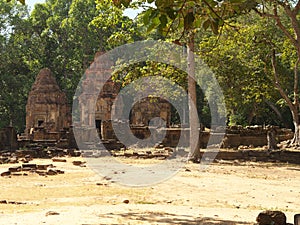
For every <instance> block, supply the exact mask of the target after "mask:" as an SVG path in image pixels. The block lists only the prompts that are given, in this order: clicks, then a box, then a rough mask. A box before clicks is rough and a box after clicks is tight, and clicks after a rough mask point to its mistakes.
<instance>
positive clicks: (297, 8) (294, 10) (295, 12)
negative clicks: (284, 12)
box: [293, 0, 300, 15]
mask: <svg viewBox="0 0 300 225" xmlns="http://www.w3.org/2000/svg"><path fill="white" fill-rule="evenodd" d="M299 10H300V0H299V1H298V2H297V4H296V5H295V7H294V9H293V14H294V15H297V14H298V12H299Z"/></svg>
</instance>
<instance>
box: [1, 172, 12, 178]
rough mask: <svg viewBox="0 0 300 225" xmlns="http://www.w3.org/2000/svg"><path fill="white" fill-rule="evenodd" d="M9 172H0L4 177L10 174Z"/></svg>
mask: <svg viewBox="0 0 300 225" xmlns="http://www.w3.org/2000/svg"><path fill="white" fill-rule="evenodd" d="M10 175H11V172H10V171H5V172H3V173H1V177H6V176H10Z"/></svg>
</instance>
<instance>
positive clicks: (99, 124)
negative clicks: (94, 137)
mask: <svg viewBox="0 0 300 225" xmlns="http://www.w3.org/2000/svg"><path fill="white" fill-rule="evenodd" d="M95 123H96V129H97V132H98V135H99V137H100V139H102V135H101V120H96V121H95Z"/></svg>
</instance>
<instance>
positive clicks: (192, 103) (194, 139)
mask: <svg viewBox="0 0 300 225" xmlns="http://www.w3.org/2000/svg"><path fill="white" fill-rule="evenodd" d="M187 47H188V48H187V61H188V93H189V122H190V155H189V160H191V161H193V162H200V148H199V119H198V113H197V94H196V81H195V58H194V34H190V37H189V41H188V46H187Z"/></svg>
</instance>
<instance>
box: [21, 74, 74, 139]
mask: <svg viewBox="0 0 300 225" xmlns="http://www.w3.org/2000/svg"><path fill="white" fill-rule="evenodd" d="M70 125H71V114H70V108H69V107H68V104H67V98H66V95H65V93H64V92H62V91H61V90H60V88H59V86H58V84H57V83H56V80H55V78H54V77H53V75H52V73H51V71H50V70H49V69H48V68H44V69H42V70H41V71H40V72H39V74H38V75H37V77H36V80H35V82H34V84H33V86H32V89H31V91H30V93H29V96H28V100H27V105H26V130H25V135H26V136H27V137H28V138H30V137H31V135H32V134H33V132H35V131H38V130H44V131H45V132H47V133H51V132H53V133H55V132H60V131H61V130H62V129H63V128H67V127H70ZM31 138H32V137H31Z"/></svg>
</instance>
